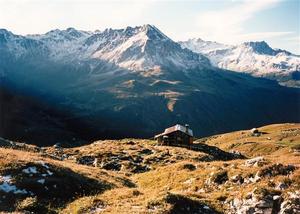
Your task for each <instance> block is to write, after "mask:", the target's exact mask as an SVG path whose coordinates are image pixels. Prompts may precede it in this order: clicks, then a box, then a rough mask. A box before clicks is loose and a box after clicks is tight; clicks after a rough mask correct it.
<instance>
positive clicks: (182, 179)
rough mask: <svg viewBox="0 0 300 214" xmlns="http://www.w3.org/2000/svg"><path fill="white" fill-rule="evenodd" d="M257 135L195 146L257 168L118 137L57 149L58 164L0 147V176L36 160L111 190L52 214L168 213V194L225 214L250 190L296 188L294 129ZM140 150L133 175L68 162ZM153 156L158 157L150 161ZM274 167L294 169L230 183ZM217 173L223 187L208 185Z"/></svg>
mask: <svg viewBox="0 0 300 214" xmlns="http://www.w3.org/2000/svg"><path fill="white" fill-rule="evenodd" d="M259 131H261V132H264V134H262V135H261V136H259V137H254V136H251V134H250V132H249V130H244V131H238V132H233V133H228V134H222V135H216V136H212V137H209V138H205V139H200V140H199V141H198V142H205V143H206V144H209V145H213V146H217V147H219V148H221V149H223V150H225V151H230V150H236V151H240V152H241V153H242V154H244V155H245V156H247V157H249V158H251V157H257V156H263V157H264V158H265V159H266V162H267V163H266V165H263V166H252V167H249V166H245V160H240V159H238V160H232V161H210V162H202V161H199V158H201V157H204V156H205V155H206V154H205V153H201V152H196V151H191V150H188V149H184V148H176V147H166V146H156V143H155V141H151V140H141V139H124V140H118V141H117V140H110V141H108V140H107V141H97V142H94V143H92V144H90V145H86V146H82V147H76V148H66V149H62V153H63V154H67V155H69V156H70V157H71V158H67V159H65V160H63V161H60V160H54V159H52V158H47V157H42V156H41V153H38V152H27V151H19V150H13V149H0V155H1V156H0V173H1V172H4V171H6V170H8V169H9V170H11V169H13V168H16V169H17V168H20V166H25V165H27V164H28V163H34V162H37V161H41V160H42V161H44V162H45V163H47V164H49V165H53V166H54V167H57V168H59V169H60V168H67V169H70V170H72V171H73V172H74V173H76V174H79V175H82V176H84V177H87V178H91V179H94V180H98V181H103V182H106V183H109V184H112V188H110V189H107V190H106V191H103V192H99V193H95V194H89V195H85V196H80V197H76V198H72V199H71V200H70V202H68V203H66V204H65V206H62V207H59V208H56V209H54V211H55V212H61V213H168V212H170V210H172V209H173V208H174V204H171V203H169V202H168V200H167V197H168V196H169V195H170V194H173V195H178V196H183V197H187V198H189V199H191V200H193V201H199V202H201V203H204V204H207V205H208V206H209V207H211V208H212V209H214V210H216V211H219V212H221V213H222V212H225V213H226V212H227V209H228V205H227V204H226V203H224V201H229V200H231V199H233V198H236V197H238V198H243V197H245V196H246V195H247V194H248V193H249V192H252V191H254V190H255V189H257V190H256V191H257V192H259V191H261V192H262V193H263V191H264V190H265V189H268V190H269V191H275V190H274V187H275V186H276V185H277V184H278V183H280V182H283V181H286V180H287V179H289V180H291V181H292V183H291V185H290V186H289V187H288V189H286V190H284V191H279V192H280V193H281V194H282V195H283V196H284V197H285V195H286V194H287V192H290V191H293V190H296V189H300V156H299V153H297V152H295V149H293V148H297V146H298V145H300V125H299V124H277V125H270V126H264V127H261V128H259ZM144 149H149V150H151V151H152V154H147V155H144V156H143V158H144V161H146V162H147V161H148V162H147V163H148V165H149V166H150V168H151V170H150V171H148V172H144V173H139V174H134V173H129V172H128V171H126V170H125V171H124V170H120V171H110V170H103V169H100V168H98V167H93V166H86V165H81V164H77V163H76V161H75V159H74V158H72V157H77V158H78V157H81V156H89V155H90V156H94V157H98V158H99V159H101V158H103V159H105V158H109V157H110V156H111V155H124V154H126V155H128V156H130V157H131V158H133V159H134V158H137V157H138V156H140V155H141V151H143V150H144ZM56 152H57V150H56V149H54V148H53V147H49V148H47V149H46V153H49V154H54V153H56ZM166 153H167V155H166ZM157 157H164V158H162V159H159V160H158V161H157V160H156V161H153V162H151V161H150V160H155V158H157ZM124 163H125V162H124ZM276 163H281V164H283V165H288V164H291V165H294V166H296V167H298V168H296V170H295V171H294V172H293V173H292V174H290V175H288V176H286V175H276V176H272V177H261V179H260V180H258V181H257V182H249V183H242V184H237V183H234V182H232V181H231V178H232V177H233V176H235V175H241V176H242V177H243V178H245V179H249V177H251V176H255V175H256V174H257V172H259V171H260V170H262V169H263V168H266V167H269V166H271V165H273V164H276ZM122 164H123V162H122ZM193 166H195V167H193ZM222 171H226V172H227V174H228V178H229V181H227V182H225V183H223V184H215V183H213V182H210V183H209V181H210V180H212V178H213V177H214V176H215V175H216V174H217V173H219V172H222ZM124 180H129V181H131V182H132V183H133V184H134V185H132V186H128V185H125V182H124ZM28 201H30V200H29V199H28ZM25 202H26V201H25ZM25 202H24V203H25ZM21 204H22V203H21Z"/></svg>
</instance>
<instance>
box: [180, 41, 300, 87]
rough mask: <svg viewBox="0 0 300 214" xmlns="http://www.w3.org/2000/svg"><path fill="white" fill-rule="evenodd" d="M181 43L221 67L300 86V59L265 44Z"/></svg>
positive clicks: (286, 84) (292, 85) (283, 83)
mask: <svg viewBox="0 0 300 214" xmlns="http://www.w3.org/2000/svg"><path fill="white" fill-rule="evenodd" d="M179 43H180V44H181V46H182V47H183V48H189V49H190V50H192V51H194V52H196V53H201V54H203V55H205V56H207V57H208V58H209V59H210V61H211V62H212V64H213V65H215V66H217V67H219V68H223V69H228V70H232V71H237V72H244V73H248V74H251V75H253V76H255V77H265V78H269V79H272V80H276V81H278V82H279V83H280V84H281V85H284V86H288V87H300V56H299V55H295V54H292V53H290V52H288V51H286V50H281V49H272V48H271V47H270V46H269V45H268V44H267V43H266V42H265V41H260V42H244V43H242V44H240V45H225V44H221V43H218V42H212V41H204V40H202V39H189V40H187V41H182V42H179Z"/></svg>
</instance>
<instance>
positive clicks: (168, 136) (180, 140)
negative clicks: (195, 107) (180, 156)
mask: <svg viewBox="0 0 300 214" xmlns="http://www.w3.org/2000/svg"><path fill="white" fill-rule="evenodd" d="M154 139H155V140H157V141H158V143H159V144H162V145H176V144H177V145H178V144H192V143H193V131H192V130H191V129H190V128H189V125H187V124H186V125H185V126H183V125H180V124H176V125H175V126H172V127H169V128H167V129H165V131H164V132H163V133H161V134H158V135H155V136H154Z"/></svg>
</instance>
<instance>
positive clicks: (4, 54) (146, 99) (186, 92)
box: [0, 25, 300, 144]
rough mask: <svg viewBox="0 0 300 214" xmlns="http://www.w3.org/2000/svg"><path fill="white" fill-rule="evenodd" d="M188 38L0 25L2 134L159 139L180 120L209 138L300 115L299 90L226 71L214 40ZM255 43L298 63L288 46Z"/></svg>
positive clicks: (51, 139) (155, 32)
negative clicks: (16, 30)
mask: <svg viewBox="0 0 300 214" xmlns="http://www.w3.org/2000/svg"><path fill="white" fill-rule="evenodd" d="M199 41H200V40H199ZM251 44H252V43H251ZM255 44H256V43H253V44H252V46H255V47H256V45H255ZM218 45H219V44H216V46H218ZM244 45H245V44H244ZM249 45H250V43H249ZM182 46H187V45H186V44H183V43H178V42H175V41H173V40H172V39H170V38H169V37H168V36H166V35H165V34H164V33H162V32H161V31H160V30H159V29H157V28H156V27H155V26H153V25H143V26H138V27H127V28H125V29H106V30H104V31H95V32H89V31H80V30H76V29H74V28H68V29H66V30H52V31H50V32H48V33H46V34H40V35H27V36H21V35H16V34H13V33H12V32H10V31H8V30H5V29H1V30H0V83H1V84H0V86H1V90H0V92H1V93H0V95H1V97H0V99H1V106H0V107H1V109H0V110H1V121H0V122H1V124H0V125H1V126H0V135H1V136H2V137H6V138H10V139H15V140H25V141H27V142H31V143H35V144H54V143H57V142H73V141H74V143H75V141H76V142H77V141H79V140H92V139H97V138H122V137H152V136H153V135H154V134H155V133H157V132H160V131H161V130H163V129H164V128H166V127H168V126H170V125H173V124H175V123H189V124H190V126H191V127H192V128H193V130H194V133H195V135H196V136H207V135H211V134H216V133H220V132H226V131H231V130H237V129H243V128H251V127H254V126H259V125H263V124H267V123H278V122H297V121H300V110H299V109H300V108H299V96H300V90H299V89H297V88H289V87H283V86H281V85H278V83H277V82H276V81H273V80H269V79H265V78H257V77H252V76H251V75H249V74H245V73H240V72H235V71H230V70H225V69H223V67H222V66H219V63H216V61H214V60H213V57H211V54H210V53H211V52H210V51H208V49H211V48H212V46H213V45H207V47H206V48H207V52H205V53H204V52H203V53H201V52H202V50H201V51H200V49H199V50H195V49H193V48H192V47H189V48H190V49H188V48H182ZM223 46H224V48H225V49H226V48H227V49H228V51H229V49H230V51H232V52H234V51H235V48H233V47H229V46H226V45H223ZM257 46H259V45H257ZM256 49H257V50H259V51H260V54H262V53H264V54H265V55H267V54H273V55H274V57H278V56H279V55H280V54H285V55H286V57H288V56H289V57H290V58H295V63H294V64H295V65H293V66H294V67H295V69H296V70H297V69H298V68H299V64H297V62H298V61H297V59H298V58H297V56H295V55H292V54H290V53H288V52H286V51H280V50H275V52H274V51H272V50H273V49H271V50H268V51H266V49H265V48H262V49H261V48H259V47H257V48H256ZM249 50H250V49H249ZM251 50H252V49H251ZM270 51H271V52H270ZM276 51H277V52H278V51H279V52H278V53H277V52H276ZM196 52H200V53H196ZM215 52H218V51H217V50H216V51H215ZM265 52H268V53H265ZM249 54H250V52H249ZM255 54H257V55H258V54H259V53H255ZM246 61H247V60H246ZM288 63H289V62H287V63H286V64H287V66H288V65H289V64H288ZM224 68H225V67H224ZM226 69H229V67H226ZM230 69H231V68H230ZM232 70H235V69H232ZM290 70H291V72H292V73H293V75H296V76H297V71H294V69H292V68H291V69H290ZM270 72H271V73H276V72H275V71H270ZM285 72H286V71H284V70H282V71H280V72H279V73H285ZM288 72H289V71H288ZM41 139H43V141H41ZM41 142H43V143H41Z"/></svg>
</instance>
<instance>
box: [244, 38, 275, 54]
mask: <svg viewBox="0 0 300 214" xmlns="http://www.w3.org/2000/svg"><path fill="white" fill-rule="evenodd" d="M242 46H245V47H250V48H251V49H252V50H253V51H254V52H256V53H258V54H267V55H276V51H275V50H273V49H272V48H271V47H270V46H269V45H268V43H266V42H265V41H255V42H252V41H251V42H244V43H243V44H242Z"/></svg>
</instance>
